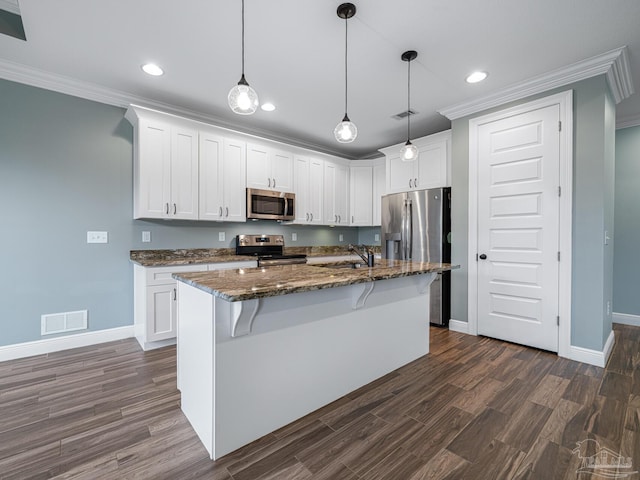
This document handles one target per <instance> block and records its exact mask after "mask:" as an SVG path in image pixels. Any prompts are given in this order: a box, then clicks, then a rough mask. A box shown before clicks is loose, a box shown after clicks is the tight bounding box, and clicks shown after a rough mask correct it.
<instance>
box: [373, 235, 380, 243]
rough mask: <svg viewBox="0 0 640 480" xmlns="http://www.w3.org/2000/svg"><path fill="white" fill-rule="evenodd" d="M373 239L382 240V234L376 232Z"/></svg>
mask: <svg viewBox="0 0 640 480" xmlns="http://www.w3.org/2000/svg"><path fill="white" fill-rule="evenodd" d="M373 239H374V240H375V241H376V242H379V241H380V234H379V233H376V234H375V235H374V236H373Z"/></svg>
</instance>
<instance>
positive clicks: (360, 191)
mask: <svg viewBox="0 0 640 480" xmlns="http://www.w3.org/2000/svg"><path fill="white" fill-rule="evenodd" d="M349 170H350V171H349V175H350V187H349V192H350V201H349V206H350V212H351V222H350V225H352V226H371V225H372V223H373V202H372V200H373V167H371V166H363V167H351V168H350V169H349Z"/></svg>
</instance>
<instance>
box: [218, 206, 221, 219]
mask: <svg viewBox="0 0 640 480" xmlns="http://www.w3.org/2000/svg"><path fill="white" fill-rule="evenodd" d="M218 216H219V217H222V207H220V212H219V213H218Z"/></svg>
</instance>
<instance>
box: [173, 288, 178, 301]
mask: <svg viewBox="0 0 640 480" xmlns="http://www.w3.org/2000/svg"><path fill="white" fill-rule="evenodd" d="M177 299H178V293H177V292H176V289H175V288H174V289H173V301H174V302H175V301H176V300H177Z"/></svg>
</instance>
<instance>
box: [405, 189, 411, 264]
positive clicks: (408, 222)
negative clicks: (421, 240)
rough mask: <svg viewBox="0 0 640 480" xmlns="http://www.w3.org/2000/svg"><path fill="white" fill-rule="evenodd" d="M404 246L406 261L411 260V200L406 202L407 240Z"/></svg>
mask: <svg viewBox="0 0 640 480" xmlns="http://www.w3.org/2000/svg"><path fill="white" fill-rule="evenodd" d="M405 245H406V246H407V255H406V259H407V260H411V259H412V251H413V203H412V202H411V200H409V201H408V202H407V239H406V241H405Z"/></svg>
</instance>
